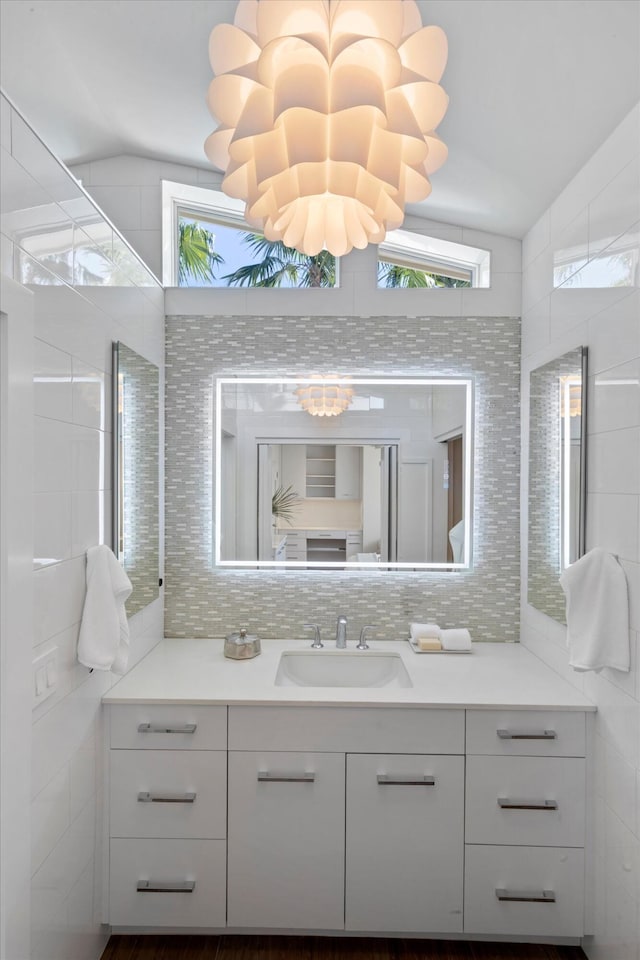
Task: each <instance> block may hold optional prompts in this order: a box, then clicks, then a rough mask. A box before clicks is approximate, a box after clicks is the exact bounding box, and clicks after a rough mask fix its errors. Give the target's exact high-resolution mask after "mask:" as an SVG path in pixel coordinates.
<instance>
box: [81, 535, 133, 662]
mask: <svg viewBox="0 0 640 960" xmlns="http://www.w3.org/2000/svg"><path fill="white" fill-rule="evenodd" d="M86 584H87V593H86V596H85V600H84V608H83V611H82V623H81V624H80V637H79V639H78V660H79V661H80V663H83V664H84V665H85V667H92V668H93V669H95V670H112V671H113V673H118V674H123V673H124V672H125V670H126V669H127V661H128V659H129V624H128V623H127V615H126V613H125V609H124V604H125V601H126V599H127V597H128V596H129V595H130V594H131V590H132V587H131V581H130V580H129V577H128V576H127V575H126V573H125V572H124V570H123V568H122V566H121V564H120V563H119V562H118V560H117V558H116V557H115V555H114V554H113V553H112V551H111V550H110V549H109V547H107V546H105V545H104V544H102V545H100V546H97V547H89V549H88V550H87V571H86Z"/></svg>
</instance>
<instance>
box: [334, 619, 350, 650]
mask: <svg viewBox="0 0 640 960" xmlns="http://www.w3.org/2000/svg"><path fill="white" fill-rule="evenodd" d="M336 647H337V648H338V650H346V648H347V618H346V617H345V616H343V614H340V616H339V617H338V620H337V622H336Z"/></svg>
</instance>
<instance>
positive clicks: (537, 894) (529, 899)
mask: <svg viewBox="0 0 640 960" xmlns="http://www.w3.org/2000/svg"><path fill="white" fill-rule="evenodd" d="M496 897H497V898H498V900H502V901H507V902H510V903H555V902H556V895H555V893H554V892H553V890H541V891H537V890H532V891H529V890H504V889H503V888H502V887H498V888H496Z"/></svg>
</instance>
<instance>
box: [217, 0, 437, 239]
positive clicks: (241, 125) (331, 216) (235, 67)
mask: <svg viewBox="0 0 640 960" xmlns="http://www.w3.org/2000/svg"><path fill="white" fill-rule="evenodd" d="M209 55H210V59H211V65H212V68H213V71H214V74H215V76H214V79H213V80H212V82H211V85H210V87H209V94H208V104H209V108H210V110H211V113H212V114H213V116H214V117H215V118H216V119H217V120H218V121H219V124H220V125H219V126H218V128H217V130H215V132H214V133H212V134H211V135H210V136H209V137H208V139H207V140H206V143H205V152H206V154H207V156H208V158H209V160H210V161H211V163H212V164H213V165H214V166H216V167H218V168H219V169H221V170H223V171H224V172H225V176H224V179H223V181H222V189H223V190H224V192H225V193H227V194H228V195H229V196H231V197H235V198H237V199H241V200H243V201H244V202H245V204H246V212H245V219H246V221H247V223H249V225H250V226H251V227H253V228H254V229H255V230H256V231H257V232H260V233H263V234H264V236H265V237H266V238H267V240H272V241H274V240H281V241H282V242H283V243H284V244H285V245H286V246H288V247H293V248H295V249H296V250H298V251H300V252H301V253H304V254H307V255H309V256H313V255H315V254H318V253H319V252H320V251H321V250H323V249H326V250H329V251H330V252H331V253H332V254H334V255H335V256H342V255H343V254H345V253H348V252H349V251H350V250H351V249H352V248H353V247H358V248H360V249H362V248H364V247H366V246H367V244H368V243H380V242H381V241H382V240H383V239H384V237H385V234H386V231H387V230H393V229H396V228H397V227H399V226H400V225H401V224H402V222H403V220H404V208H405V204H406V203H413V202H416V201H419V200H424V199H425V197H427V196H429V194H430V192H431V184H430V182H429V175H430V174H431V173H433V171H434V170H437V169H438V167H440V166H441V165H442V163H444V161H445V159H446V157H447V148H446V146H445V145H444V143H443V142H442V141H441V140H440V139H439V137H438V136H437V135H436V134H435V132H434V131H435V129H436V127H437V126H438V124H439V123H440V121H441V120H442V118H443V117H444V115H445V112H446V110H447V105H448V97H447V95H446V93H445V92H444V90H443V89H442V87H441V86H440V85H439V81H440V77H441V76H442V73H443V71H444V68H445V64H446V60H447V39H446V36H445V34H444V33H443V31H442V30H441V29H440V28H439V27H433V26H430V27H423V26H422V22H421V19H420V12H419V10H418V6H417V3H416V2H415V0H240V2H239V3H238V7H237V10H236V16H235V21H234V24H233V25H232V24H219V25H218V26H217V27H215V28H214V30H213V31H212V33H211V37H210V41H209Z"/></svg>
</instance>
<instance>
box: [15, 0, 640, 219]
mask: <svg viewBox="0 0 640 960" xmlns="http://www.w3.org/2000/svg"><path fill="white" fill-rule="evenodd" d="M292 2H295V0H292ZM372 2H377V3H380V2H384V0H372ZM418 3H419V6H420V8H421V12H422V19H423V23H424V24H425V25H426V24H430V23H433V24H437V25H439V26H441V27H443V29H444V30H445V32H446V34H447V36H448V39H449V62H448V65H447V69H446V71H445V74H444V77H443V80H442V83H443V86H444V87H445V89H446V90H447V92H448V94H449V96H450V105H449V111H448V113H447V115H446V117H445V119H444V121H443V122H442V124H441V125H440V127H439V130H438V132H439V133H440V134H441V136H442V138H443V139H444V140H445V142H446V143H447V144H448V146H449V159H448V160H447V163H446V164H445V165H444V167H442V168H441V170H439V171H438V172H437V173H436V174H434V175H433V178H432V182H433V193H432V195H431V197H430V198H429V199H428V200H426V201H424V202H423V203H421V204H416V205H413V206H412V207H410V212H411V213H417V214H419V215H422V216H424V217H428V218H430V219H432V220H438V221H444V222H447V223H454V224H460V225H463V226H469V227H476V228H478V229H482V230H488V231H490V232H494V233H501V234H505V235H508V236H515V237H520V236H522V235H523V234H524V233H525V232H526V230H527V229H528V228H529V227H530V226H531V225H532V224H533V223H534V222H535V221H536V220H537V218H538V217H539V216H540V215H541V213H542V212H543V211H544V210H545V209H546V208H547V207H548V206H549V204H550V203H551V202H552V201H553V199H554V198H555V197H556V196H557V195H558V193H559V192H560V191H561V190H562V189H563V187H564V186H565V185H566V184H567V183H568V181H569V180H570V179H571V178H572V177H573V175H574V174H575V173H576V172H577V170H578V169H579V168H580V167H581V166H582V165H583V163H584V162H585V161H586V159H587V158H588V157H589V156H590V154H591V153H592V152H593V151H594V150H595V149H597V147H598V146H599V145H600V144H601V143H602V141H603V140H604V139H605V138H606V137H607V136H608V135H609V133H611V131H612V130H613V129H614V128H615V127H616V126H617V124H618V123H619V122H620V121H621V120H622V119H623V117H624V116H625V115H626V114H627V113H628V112H629V110H630V109H631V108H632V107H633V106H634V104H635V103H636V102H637V101H638V100H639V99H640V2H639V0H418ZM235 7H236V3H235V0H2V3H1V4H0V11H1V26H2V73H1V82H2V87H3V89H4V91H5V92H6V93H7V94H8V96H9V97H10V98H11V99H12V100H13V101H14V103H15V104H16V106H17V107H18V108H19V109H20V110H21V111H22V112H23V114H24V115H25V117H26V118H27V120H28V121H29V122H30V123H31V124H32V125H33V126H34V127H35V129H36V131H37V132H38V133H39V134H40V136H41V137H42V138H43V139H44V140H45V141H46V143H47V144H48V145H49V146H50V147H51V148H52V149H53V151H54V152H55V153H57V154H58V156H59V157H61V159H63V160H64V161H66V162H67V163H69V164H72V163H75V162H80V161H85V160H91V159H97V158H101V157H110V156H115V155H117V154H123V153H125V154H134V155H138V156H145V157H156V158H159V159H166V160H172V161H178V162H181V163H188V164H191V165H196V166H200V167H207V166H208V161H207V160H206V158H205V156H204V151H203V142H204V140H205V138H206V137H207V135H208V134H209V133H210V132H211V130H212V129H213V128H214V126H215V124H214V121H213V120H212V119H211V117H210V116H209V113H208V110H207V107H206V104H205V94H206V90H207V87H208V84H209V81H210V79H211V69H210V66H209V62H208V54H207V43H208V37H209V32H210V30H211V28H212V27H213V26H214V25H215V24H216V23H219V22H221V21H225V20H227V21H232V20H233V14H234V11H235Z"/></svg>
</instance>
